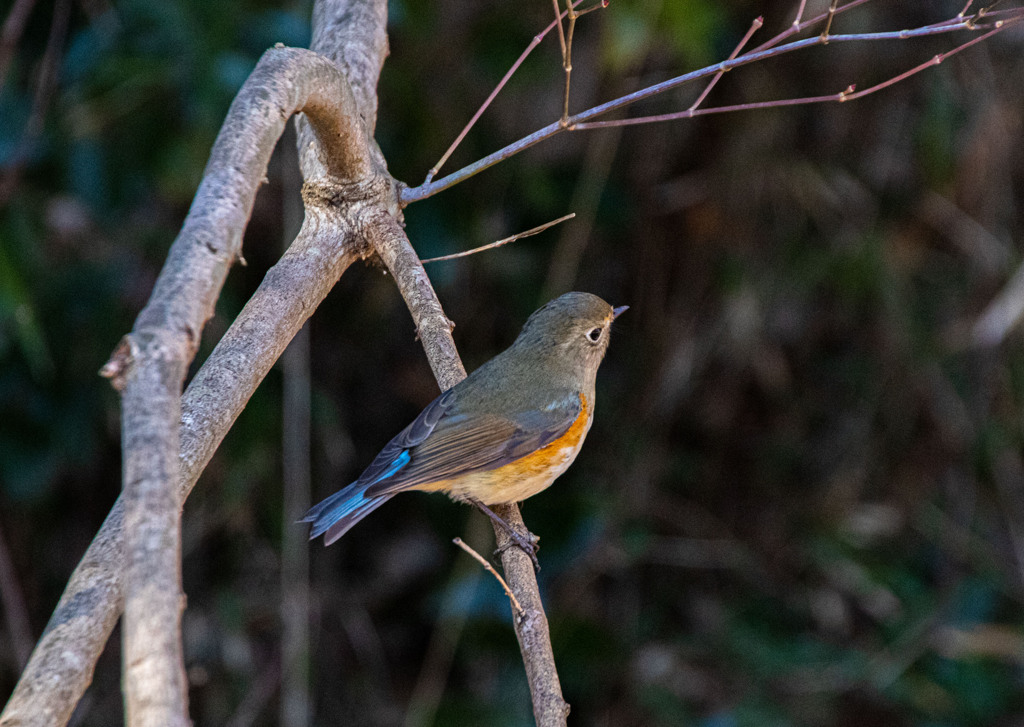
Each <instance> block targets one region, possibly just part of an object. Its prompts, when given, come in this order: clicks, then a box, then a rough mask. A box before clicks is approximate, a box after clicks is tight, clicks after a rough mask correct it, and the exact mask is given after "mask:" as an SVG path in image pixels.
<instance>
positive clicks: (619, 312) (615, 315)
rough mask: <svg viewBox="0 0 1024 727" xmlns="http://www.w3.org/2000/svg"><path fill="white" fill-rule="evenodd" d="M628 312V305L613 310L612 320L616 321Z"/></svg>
mask: <svg viewBox="0 0 1024 727" xmlns="http://www.w3.org/2000/svg"><path fill="white" fill-rule="evenodd" d="M628 310H629V306H628V305H620V306H619V307H618V308H612V320H613V321H614V320H615V319H616V318H618V317H619V316H621V315H622V314H623V313H625V312H626V311H628Z"/></svg>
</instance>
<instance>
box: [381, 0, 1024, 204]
mask: <svg viewBox="0 0 1024 727" xmlns="http://www.w3.org/2000/svg"><path fill="white" fill-rule="evenodd" d="M866 1H867V0H852V2H850V3H847V4H846V5H843V6H837V7H836V9H835V13H834V14H839V13H840V12H842V11H843V10H848V9H849V8H851V7H854V6H856V5H859V4H862V3H863V2H866ZM996 16H998V18H997V17H996ZM827 17H828V14H824V15H822V16H819V18H815V19H813V20H811V21H807V22H806V23H804V24H803V25H804V27H806V25H808V24H810V23H812V22H816V21H817V20H819V19H824V18H827ZM1021 20H1024V9H1020V8H1017V9H1012V10H1006V11H997V12H995V13H991V14H990V15H989V18H988V22H987V23H986V24H976V23H975V24H972V21H973V16H972V17H969V18H964V19H958V20H956V22H949V23H941V24H936V25H929V26H923V27H920V28H915V29H912V30H899V31H887V32H879V33H854V34H846V35H830V36H828V42H829V43H849V42H865V41H881V40H906V39H908V38H921V37H926V36H934V35H940V34H945V33H951V32H955V31H961V30H985V31H987V32H985V33H984V34H982V35H980V36H978V37H977V38H974V39H972V40H971V41H969V42H967V43H964V44H962V45H960V46H957V47H956V48H954V49H952V50H951V51H947V52H946V53H944V54H940V55H939V56H935V57H933V58H932V59H931V60H929V61H928V62H926V63H924V64H921V65H920V66H917V67H915V68H914V69H911V71H908V72H906V73H902V74H900V75H898V76H896V77H894V78H892V79H890V80H889V81H885V82H883V83H880V84H877V85H875V86H872V87H870V88H868V89H865V90H864V91H861V92H859V93H854V92H852V91H850V90H849V89H847V90H846V91H843V92H841V93H838V94H827V95H822V96H812V97H806V98H801V99H783V100H778V101H766V102H757V103H752V104H736V105H733V106H724V107H718V108H715V109H699V108H698V109H694V110H693V111H692V112H687V111H683V112H679V113H678V114H663V115H660V116H655V117H647V121H650V120H667V119H677V118H688V116H697V115H704V114H708V113H725V112H730V111H742V110H750V109H761V108H772V107H777V106H791V105H795V104H806V103H823V102H829V101H848V100H851V99H853V98H859V97H861V96H865V95H867V94H869V93H874V92H875V91H878V90H880V89H882V88H885V87H887V86H890V85H892V84H894V83H897V82H898V81H902V80H904V79H906V78H908V77H909V76H912V75H914V74H915V73H918V72H920V71H921V70H923V69H925V68H928V67H930V66H933V65H936V64H937V63H939V62H941V61H942V60H943V59H945V58H948V57H949V56H951V55H953V54H955V53H958V52H960V51H961V50H964V49H966V48H968V47H970V46H971V45H973V44H974V43H977V42H981V41H982V40H985V39H987V38H989V37H991V36H992V35H994V34H995V33H998V32H1001V31H1003V30H1005V29H1006V28H1008V27H1010V26H1011V25H1013V24H1016V23H1018V22H1020V21H1021ZM791 31H793V28H792V27H791V28H790V30H789V31H786V32H784V33H782V34H780V36H777V38H781V37H785V36H787V35H788V34H791ZM776 42H777V40H776V39H772V40H770V41H768V42H767V43H765V44H763V45H762V46H759V48H758V49H755V50H753V51H748V52H747V53H743V54H741V55H739V56H737V57H736V58H733V59H731V60H726V61H722V62H721V63H717V64H715V65H713V66H708V67H706V68H702V69H699V70H696V71H691V72H690V73H685V74H683V75H680V76H676V77H675V78H671V79H669V80H667V81H663V82H661V83H657V84H654V85H652V86H649V87H647V88H644V89H641V90H639V91H635V92H633V93H630V94H627V95H625V96H621V97H619V98H617V99H614V100H612V101H607V102H605V103H603V104H600V105H598V106H594V107H592V108H590V109H587V110H586V111H582V112H580V113H578V114H575V115H573V116H571V117H569V122H568V125H567V126H566V125H563V124H562V121H561V119H559V120H558V121H555V122H554V123H551V124H548V125H547V126H545V127H543V128H542V129H539V130H537V131H535V132H534V133H532V134H530V135H528V136H525V137H523V138H522V139H519V140H518V141H515V142H513V143H512V144H509V145H508V146H506V147H504V148H503V149H499V150H498V151H496V152H493V153H492V154H489V155H488V156H486V157H484V158H482V159H480V160H478V161H476V162H474V163H473V164H470V165H468V166H466V167H463V168H462V169H460V170H458V171H456V172H453V173H452V174H449V175H448V176H446V177H443V178H442V179H439V180H437V181H432V182H430V183H427V184H422V185H420V186H418V187H414V188H409V187H405V188H403V189H402V190H401V193H400V199H401V203H402V204H403V205H407V204H410V203H411V202H416V201H418V200H421V199H426V198H427V197H430V196H432V195H434V194H437V193H438V192H441V191H443V190H445V189H448V188H449V187H452V186H454V185H456V184H458V183H460V182H462V181H465V180H466V179H468V178H469V177H472V176H473V175H475V174H478V173H480V172H481V171H483V170H484V169H487V168H489V167H491V166H494V165H495V164H497V163H499V162H501V161H504V160H505V159H508V158H509V157H511V156H514V155H515V154H518V153H519V152H521V151H523V150H525V149H528V148H529V147H531V146H533V145H534V144H537V143H540V142H541V141H545V140H547V139H549V138H551V137H553V136H556V135H557V134H559V133H561V132H563V131H567V130H568V131H573V130H582V129H587V128H600V127H603V126H613V125H622V124H623V123H625V124H629V123H636V121H632V120H624V121H623V122H614V123H610V124H609V123H606V122H600V126H599V125H598V123H597V122H593V121H592V119H595V118H597V117H599V116H602V115H604V114H607V113H609V112H611V111H615V110H618V109H621V108H624V107H626V106H629V105H630V104H633V103H636V102H637V101H641V100H643V99H647V98H651V97H652V96H656V95H658V94H661V93H664V92H666V91H668V90H671V89H674V88H677V87H679V86H681V85H683V84H686V83H690V82H692V81H695V80H698V79H700V78H705V77H707V76H713V75H716V74H718V73H722V72H725V71H729V70H731V69H733V68H737V67H739V66H742V65H747V64H749V63H755V62H758V61H762V60H765V59H767V58H774V57H776V56H780V55H783V54H786V53H792V52H794V51H798V50H801V49H804V48H809V47H813V46H818V45H821V43H822V38H821V36H820V35H819V36H815V37H813V38H805V39H803V40H796V41H793V42H790V43H787V44H785V45H779V46H776V45H774V44H775V43H776ZM936 59H937V60H936ZM645 123H646V121H645Z"/></svg>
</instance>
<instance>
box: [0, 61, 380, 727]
mask: <svg viewBox="0 0 1024 727" xmlns="http://www.w3.org/2000/svg"><path fill="white" fill-rule="evenodd" d="M300 110H305V111H306V113H307V117H308V118H309V120H310V122H311V125H312V126H313V128H314V129H315V130H316V134H317V135H318V139H320V140H321V141H322V142H323V146H322V149H324V150H326V152H321V153H319V154H318V157H317V162H318V163H319V164H320V166H321V168H323V169H326V170H329V171H328V172H327V173H328V174H331V176H333V177H334V178H335V179H338V178H341V179H346V178H347V179H353V178H352V177H351V173H350V171H349V170H354V172H355V173H356V174H359V173H364V171H365V170H371V169H374V170H375V169H376V166H375V162H374V161H373V160H371V159H370V156H369V155H368V154H367V153H366V144H365V141H364V140H365V136H366V132H365V130H364V129H363V127H362V123H361V121H360V114H359V113H358V109H356V107H355V106H354V101H353V96H352V94H351V93H350V92H347V90H346V85H345V79H344V77H343V76H342V75H341V74H340V73H339V72H338V69H337V68H336V67H335V66H334V65H333V64H331V63H330V62H328V61H325V60H324V59H323V58H321V57H319V56H317V55H316V54H314V53H311V52H309V51H303V50H299V49H274V50H271V51H268V52H267V53H266V54H265V55H264V58H263V59H261V61H260V64H259V65H258V66H257V68H256V70H254V72H253V75H252V76H251V77H250V80H249V81H247V83H246V85H245V86H244V87H243V89H242V91H240V92H239V96H238V97H237V98H236V100H235V102H234V103H233V104H232V107H231V110H230V111H229V113H228V118H227V120H226V121H225V125H224V128H223V130H222V132H221V134H220V135H219V136H218V141H217V142H216V144H215V146H214V150H213V152H212V153H211V158H210V162H209V164H208V165H207V170H206V174H205V176H204V181H203V184H202V185H201V186H200V190H199V192H198V193H197V197H196V200H195V202H194V203H193V209H192V212H190V215H189V221H187V222H186V224H185V226H184V227H183V230H182V233H181V235H180V236H179V238H178V240H177V241H176V242H175V246H176V247H177V250H172V253H171V255H170V256H169V259H168V263H167V265H168V266H172V267H173V266H176V265H186V266H188V265H195V266H197V267H200V268H202V270H203V271H204V272H205V277H204V276H203V275H201V274H200V275H198V276H196V278H197V280H196V281H195V282H194V283H192V284H194V285H197V286H199V287H200V288H202V290H200V291H198V292H196V293H195V295H193V296H192V298H193V301H200V302H199V303H198V304H196V305H195V306H194V307H192V308H190V309H188V310H187V311H186V314H185V315H186V320H185V321H184V322H182V325H181V329H182V330H184V329H185V327H186V326H191V330H192V331H194V334H193V336H192V338H193V339H194V340H191V341H190V343H191V345H192V346H194V345H195V340H197V339H198V332H199V331H200V330H201V328H202V324H203V323H204V322H205V319H206V318H207V317H208V316H209V314H210V312H212V308H207V307H205V304H204V303H202V302H201V301H207V300H211V301H212V300H213V299H215V297H216V295H215V293H211V292H210V289H211V288H216V289H219V286H220V284H221V283H222V282H223V276H224V275H225V274H226V271H227V266H228V265H229V264H230V263H231V262H232V261H233V260H234V259H235V258H237V256H238V252H239V248H238V246H239V245H240V242H241V237H242V232H243V230H244V227H245V224H246V222H247V221H248V217H249V213H250V210H251V207H252V200H253V199H254V197H255V193H256V190H257V189H258V187H259V185H260V184H261V181H262V179H263V175H264V172H265V169H266V162H267V160H268V159H269V157H270V153H271V151H272V150H273V147H274V144H275V142H276V140H277V138H278V137H279V136H280V134H281V131H282V130H283V128H284V124H285V123H286V121H287V120H288V118H289V117H290V116H291V114H292V113H294V112H296V111H300ZM346 119H347V120H348V121H347V122H346V121H344V120H346ZM321 121H323V123H322V124H321V123H320V122H321ZM344 123H348V124H349V125H350V127H351V128H354V129H355V130H357V131H358V135H359V136H360V139H361V141H360V143H358V144H354V143H352V139H353V133H352V132H351V131H346V130H345V128H344V126H343V124H344ZM339 160H344V163H342V162H341V161H339ZM345 164H349V165H351V166H350V167H348V166H345ZM369 179H373V178H369ZM349 184H350V185H352V186H358V185H357V183H356V181H354V179H353V181H350V182H349ZM370 186H375V187H376V188H380V187H381V186H382V185H381V184H380V183H379V182H378V183H374V184H372V185H370ZM385 186H386V185H385ZM363 196H364V197H367V196H369V195H367V194H364V195H363ZM221 202H223V204H221ZM211 210H215V211H213V212H212V211H211ZM338 218H339V212H338V211H335V210H324V209H321V208H315V209H312V210H307V217H306V220H305V222H304V224H303V228H302V231H301V232H300V234H299V236H298V238H297V239H296V241H295V243H294V244H293V245H292V247H291V248H290V249H289V251H288V253H286V254H285V255H284V256H283V257H282V259H281V261H280V262H279V263H278V264H277V265H276V266H274V268H273V269H272V270H271V271H270V272H268V274H267V277H266V278H265V279H264V281H263V284H262V285H261V286H260V289H259V291H257V293H256V295H254V296H253V298H252V300H250V302H249V304H248V305H247V306H246V307H245V309H244V310H243V311H242V313H241V314H240V315H239V317H238V319H237V320H236V321H235V323H234V324H233V325H232V327H231V329H230V330H229V331H228V333H227V334H225V336H224V338H223V339H222V340H221V342H220V343H219V344H218V346H217V348H216V349H215V350H214V353H213V354H211V356H210V359H209V360H208V361H207V362H206V364H205V365H204V366H203V368H202V369H201V370H200V372H199V373H198V374H197V375H196V377H195V379H194V380H193V382H192V384H191V385H190V387H189V389H188V391H187V392H186V394H185V396H184V398H183V399H182V400H181V415H180V431H179V433H178V437H179V439H180V458H179V462H178V467H179V468H180V469H179V472H178V473H177V477H176V478H173V479H172V482H173V483H174V484H175V485H176V486H177V490H178V494H177V497H176V498H175V500H174V501H172V502H173V507H174V509H175V510H177V508H179V507H180V501H181V500H182V499H183V498H184V496H185V495H187V493H188V492H189V491H190V490H191V488H192V486H193V485H194V484H195V481H196V479H197V478H198V476H199V473H200V472H201V471H202V468H203V467H205V465H206V463H207V462H208V461H209V459H210V457H211V456H212V454H213V452H214V450H215V449H216V447H217V445H218V444H219V443H220V441H221V440H222V439H223V437H224V435H225V434H226V433H227V430H228V428H229V427H230V425H231V423H232V422H233V421H234V419H235V418H236V417H237V416H238V414H239V412H241V410H242V408H244V406H245V403H246V402H247V401H248V399H249V397H250V396H251V395H252V392H253V391H254V390H255V388H256V386H257V385H258V383H259V381H261V380H262V378H263V377H264V376H265V375H266V373H267V371H269V369H270V367H271V366H272V365H273V363H274V361H275V360H276V359H277V358H278V357H279V356H280V354H281V352H282V351H283V350H284V347H285V346H286V345H287V343H288V341H289V340H290V339H291V338H292V336H294V334H295V332H296V331H297V330H298V329H299V328H300V327H301V325H302V323H303V322H305V320H306V318H308V316H309V315H310V313H312V311H313V310H314V308H315V307H316V305H317V304H318V303H319V302H320V301H321V300H322V299H323V298H324V297H325V296H326V294H327V292H328V291H329V290H330V288H331V286H332V285H333V284H334V282H336V281H337V279H338V278H339V277H340V275H341V273H342V272H343V271H344V270H345V268H347V266H348V265H349V264H351V262H352V261H353V260H354V259H356V257H357V256H358V255H359V249H360V247H361V246H362V243H360V241H359V240H358V238H357V237H356V235H355V234H354V232H353V229H352V227H351V226H348V225H344V224H340V220H339V219H338ZM179 243H181V244H179ZM165 281H166V279H165ZM163 284H164V285H165V286H166V287H167V289H171V290H173V289H175V288H179V289H180V286H182V285H184V284H183V283H181V282H177V283H175V284H171V283H170V282H165V283H163ZM160 285H161V283H158V285H157V290H155V291H154V297H158V295H157V293H158V291H159V289H160ZM138 350H139V349H138V347H137V345H136V351H138ZM131 354H132V345H131V340H130V339H129V341H128V342H126V344H125V345H123V346H121V347H119V350H118V352H117V353H116V354H115V356H114V359H112V364H111V366H110V367H109V369H108V371H109V373H110V374H111V375H112V376H113V377H114V378H115V381H116V382H119V383H127V384H130V383H131V382H130V381H129V380H128V377H130V376H135V375H137V374H136V373H135V372H136V371H137V370H138V367H145V366H147V364H146V363H139V362H136V361H134V360H133V359H132V357H131ZM136 355H138V354H137V353H136ZM188 355H191V352H189V353H188ZM172 378H173V377H172ZM165 385H168V386H169V385H172V384H170V383H167V382H165ZM179 386H180V384H179ZM126 394H127V392H126ZM168 408H169V407H167V406H165V407H164V410H163V412H162V413H161V415H160V419H161V421H163V420H164V418H165V417H166V416H167V410H168ZM178 421H179V418H178V417H177V416H176V417H175V423H176V424H177V422H178ZM127 422H128V419H127V415H126V428H127ZM175 430H176V431H177V430H178V427H177V426H175ZM161 436H165V433H164V434H162V435H161ZM135 444H137V442H133V445H132V446H135ZM164 446H166V439H164ZM168 501H170V498H166V497H165V500H164V507H166V506H167V502H168ZM175 517H176V515H175ZM172 519H173V518H172ZM124 526H125V505H124V502H123V501H122V500H119V501H118V503H117V504H115V506H114V508H113V510H112V511H111V514H110V515H109V516H108V518H107V520H106V521H105V522H104V524H103V527H102V528H101V529H100V532H99V533H98V534H97V536H96V539H95V540H94V541H93V543H92V545H91V546H90V547H89V550H88V551H87V552H86V554H85V557H84V558H83V559H82V562H81V563H79V566H78V567H77V568H76V569H75V572H74V573H73V574H72V576H71V579H70V581H69V583H68V586H67V588H66V589H65V592H64V595H63V596H62V598H61V600H60V602H59V603H58V605H57V608H56V610H55V611H54V614H53V616H52V617H51V619H50V623H49V624H48V625H47V628H46V630H45V631H44V634H43V636H42V638H41V639H40V641H39V643H38V644H37V645H36V648H35V650H34V651H33V654H32V657H31V659H30V660H29V664H28V666H27V667H26V668H25V671H24V672H23V674H22V676H21V679H20V680H19V682H18V685H17V686H16V688H15V691H14V693H13V694H12V696H11V699H10V700H9V701H8V703H7V706H6V707H5V708H4V711H3V713H2V714H0V725H4V726H5V727H6V726H7V725H52V724H63V723H65V722H66V721H67V719H68V718H69V717H70V715H71V711H72V710H73V709H74V706H75V704H76V703H77V702H78V700H79V699H80V698H81V695H82V694H83V692H84V691H85V689H86V687H87V686H88V684H89V682H90V680H91V679H92V673H93V669H94V668H95V663H96V659H97V658H98V656H99V654H100V652H101V651H102V649H103V646H104V644H105V643H106V641H107V639H108V638H109V636H110V632H111V631H112V629H113V627H114V624H115V623H116V621H117V617H118V615H119V614H120V612H121V609H122V608H123V607H124V598H125V574H124V571H123V566H124V559H125V557H126V551H125V528H124ZM172 527H173V526H172ZM172 537H173V536H172ZM177 607H178V606H177V604H176V605H175V608H177Z"/></svg>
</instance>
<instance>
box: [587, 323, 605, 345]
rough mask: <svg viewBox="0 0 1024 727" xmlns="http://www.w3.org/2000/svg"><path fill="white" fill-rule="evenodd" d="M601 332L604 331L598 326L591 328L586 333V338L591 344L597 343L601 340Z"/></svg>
mask: <svg viewBox="0 0 1024 727" xmlns="http://www.w3.org/2000/svg"><path fill="white" fill-rule="evenodd" d="M603 332H604V329H603V328H601V327H600V326H598V327H597V328H591V329H590V330H589V331H587V338H588V339H589V340H590V342H591V343H597V342H598V341H600V340H601V334H602V333H603Z"/></svg>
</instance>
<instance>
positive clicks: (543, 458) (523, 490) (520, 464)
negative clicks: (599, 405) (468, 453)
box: [414, 394, 594, 505]
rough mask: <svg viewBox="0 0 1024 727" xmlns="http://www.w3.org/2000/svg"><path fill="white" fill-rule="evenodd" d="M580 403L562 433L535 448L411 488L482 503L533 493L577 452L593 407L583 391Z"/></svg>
mask: <svg viewBox="0 0 1024 727" xmlns="http://www.w3.org/2000/svg"><path fill="white" fill-rule="evenodd" d="M580 405H581V406H580V414H579V416H578V417H576V421H574V422H573V423H572V425H570V427H569V428H568V429H567V430H566V431H565V434H563V435H562V436H560V437H559V438H558V439H556V440H554V441H553V442H551V443H550V444H548V445H546V446H544V447H541V448H540V449H538V450H537V451H535V452H531V453H530V454H528V455H526V456H525V457H520V458H519V459H517V460H515V461H513V462H509V463H508V464H506V465H502V466H501V467H497V468H495V469H493V470H483V471H479V472H470V473H467V474H464V475H461V476H459V477H455V478H453V479H450V480H441V481H439V482H429V483H426V484H424V485H420V486H419V487H416V488H414V489H417V490H424V491H428V492H437V491H444V492H448V493H449V495H451V497H452V498H454V499H456V500H479V501H480V502H482V503H484V504H485V505H498V504H504V503H507V502H519V501H520V500H525V499H526V498H528V497H530V496H531V495H536V494H537V493H538V492H540V491H541V490H544V489H547V487H548V486H549V485H550V484H551V483H552V482H554V481H555V479H556V478H557V477H558V476H559V475H560V474H562V473H563V472H565V471H566V470H567V469H568V468H569V465H571V464H572V462H573V460H574V459H576V455H577V454H578V453H579V451H580V446H581V445H582V444H583V439H584V437H586V436H587V432H588V431H589V430H590V425H591V423H592V422H593V421H594V409H593V407H592V406H590V402H588V401H587V398H586V397H585V396H584V395H583V394H580Z"/></svg>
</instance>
